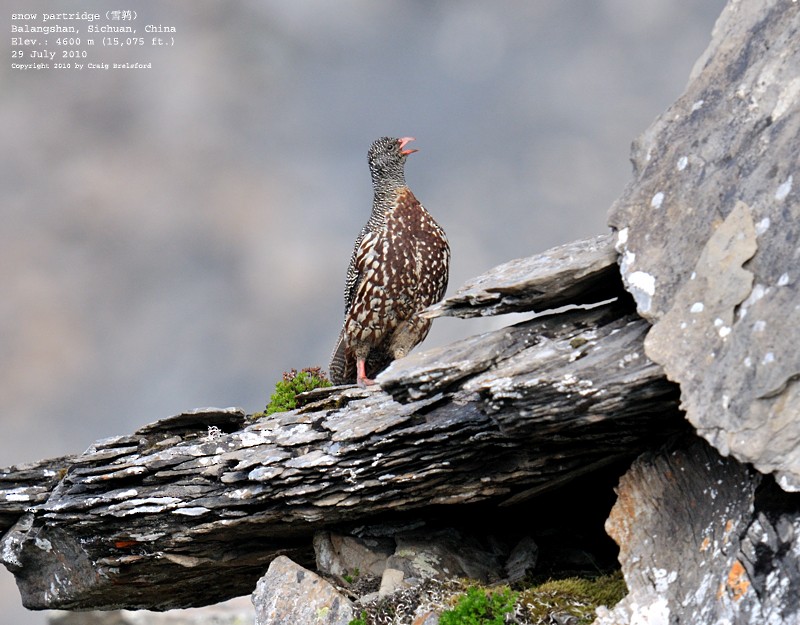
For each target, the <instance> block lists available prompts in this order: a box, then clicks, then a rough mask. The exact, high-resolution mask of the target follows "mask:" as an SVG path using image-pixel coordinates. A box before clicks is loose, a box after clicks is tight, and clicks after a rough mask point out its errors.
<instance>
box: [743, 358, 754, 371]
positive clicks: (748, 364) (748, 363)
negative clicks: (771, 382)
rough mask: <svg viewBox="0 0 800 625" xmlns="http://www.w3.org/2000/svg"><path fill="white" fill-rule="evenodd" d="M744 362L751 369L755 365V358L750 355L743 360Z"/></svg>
mask: <svg viewBox="0 0 800 625" xmlns="http://www.w3.org/2000/svg"><path fill="white" fill-rule="evenodd" d="M743 363H744V366H745V367H747V368H748V369H749V368H750V367H752V366H753V359H752V358H750V356H746V357H745V359H744V361H743Z"/></svg>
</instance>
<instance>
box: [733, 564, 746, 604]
mask: <svg viewBox="0 0 800 625" xmlns="http://www.w3.org/2000/svg"><path fill="white" fill-rule="evenodd" d="M728 588H729V589H730V591H731V592H732V593H733V600H734V601H739V599H741V598H742V597H744V595H745V593H746V592H747V589H748V588H750V580H749V579H747V571H745V570H744V566H742V563H741V562H739V561H738V560H736V562H734V563H733V566H732V567H731V570H730V571H728Z"/></svg>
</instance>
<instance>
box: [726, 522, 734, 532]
mask: <svg viewBox="0 0 800 625" xmlns="http://www.w3.org/2000/svg"><path fill="white" fill-rule="evenodd" d="M732 529H733V521H731V520H730V519H729V520H728V521H726V523H725V533H726V534H730V533H731V530H732Z"/></svg>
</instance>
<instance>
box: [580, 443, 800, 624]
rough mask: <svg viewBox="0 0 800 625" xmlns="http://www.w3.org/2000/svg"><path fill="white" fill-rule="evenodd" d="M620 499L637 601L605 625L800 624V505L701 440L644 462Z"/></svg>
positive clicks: (617, 526)
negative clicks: (649, 624) (689, 624)
mask: <svg viewBox="0 0 800 625" xmlns="http://www.w3.org/2000/svg"><path fill="white" fill-rule="evenodd" d="M618 495H619V497H618V500H617V503H616V505H615V506H614V508H613V510H612V512H611V516H610V517H609V519H608V522H607V524H606V527H607V529H608V532H609V533H610V534H611V536H612V537H613V538H614V539H615V540H616V541H617V542H618V543H619V545H620V562H621V563H622V569H623V572H624V574H625V581H626V584H627V586H628V589H629V594H628V596H627V597H626V598H625V599H623V600H622V602H620V603H619V604H618V605H617V606H615V607H614V608H613V609H612V610H602V611H601V614H600V615H599V617H598V619H597V620H596V621H595V625H627V624H628V623H652V624H655V623H698V624H704V623H743V624H744V623H775V624H782V623H796V622H798V620H799V619H800V600H799V598H800V496H798V495H787V494H785V493H783V492H781V491H780V489H779V488H778V487H777V486H776V485H775V484H774V482H773V480H772V478H771V477H770V478H762V477H761V476H760V475H759V474H758V473H756V472H755V471H753V470H752V469H751V468H749V467H747V466H744V465H742V464H740V463H739V462H737V461H736V460H735V459H733V458H722V457H721V456H720V455H719V454H718V453H717V452H716V450H715V449H713V448H712V447H710V446H709V445H708V444H707V443H705V441H702V440H699V439H695V440H691V439H689V440H687V441H686V442H685V443H684V444H682V445H680V446H678V447H677V448H674V449H664V450H662V451H660V452H657V453H647V454H645V455H643V456H642V457H641V458H639V459H638V460H637V461H636V462H635V463H634V465H633V466H632V467H631V469H630V470H629V471H628V473H626V475H625V476H624V477H623V478H622V480H621V481H620V485H619V489H618Z"/></svg>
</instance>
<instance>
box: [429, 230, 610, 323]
mask: <svg viewBox="0 0 800 625" xmlns="http://www.w3.org/2000/svg"><path fill="white" fill-rule="evenodd" d="M617 276H618V269H617V253H616V251H615V250H614V238H613V237H612V236H611V235H608V234H605V235H600V236H596V237H593V238H591V239H584V240H581V241H575V242H572V243H566V244H564V245H560V246H558V247H555V248H553V249H550V250H547V251H546V252H544V253H542V254H539V255H536V256H531V257H529V258H519V259H516V260H512V261H509V262H507V263H503V264H502V265H498V266H497V267H495V268H493V269H491V270H489V271H487V272H486V273H484V274H482V275H480V276H478V277H477V278H474V279H472V280H470V281H469V282H467V283H466V284H465V285H463V286H462V287H461V288H459V289H458V291H457V292H456V294H455V295H451V296H450V297H447V298H445V299H444V300H442V301H441V302H440V303H438V304H435V305H434V306H431V307H430V308H429V309H428V312H427V315H428V316H430V317H440V316H443V315H450V316H453V317H462V318H467V317H478V316H481V317H485V316H488V315H499V314H503V313H510V312H529V311H542V310H548V309H554V308H558V307H559V306H563V305H566V304H573V305H576V304H577V305H586V304H594V303H597V302H601V301H603V300H608V299H612V298H614V297H618V296H619V295H620V294H621V290H620V289H619V286H620V283H619V281H618V280H617Z"/></svg>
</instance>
